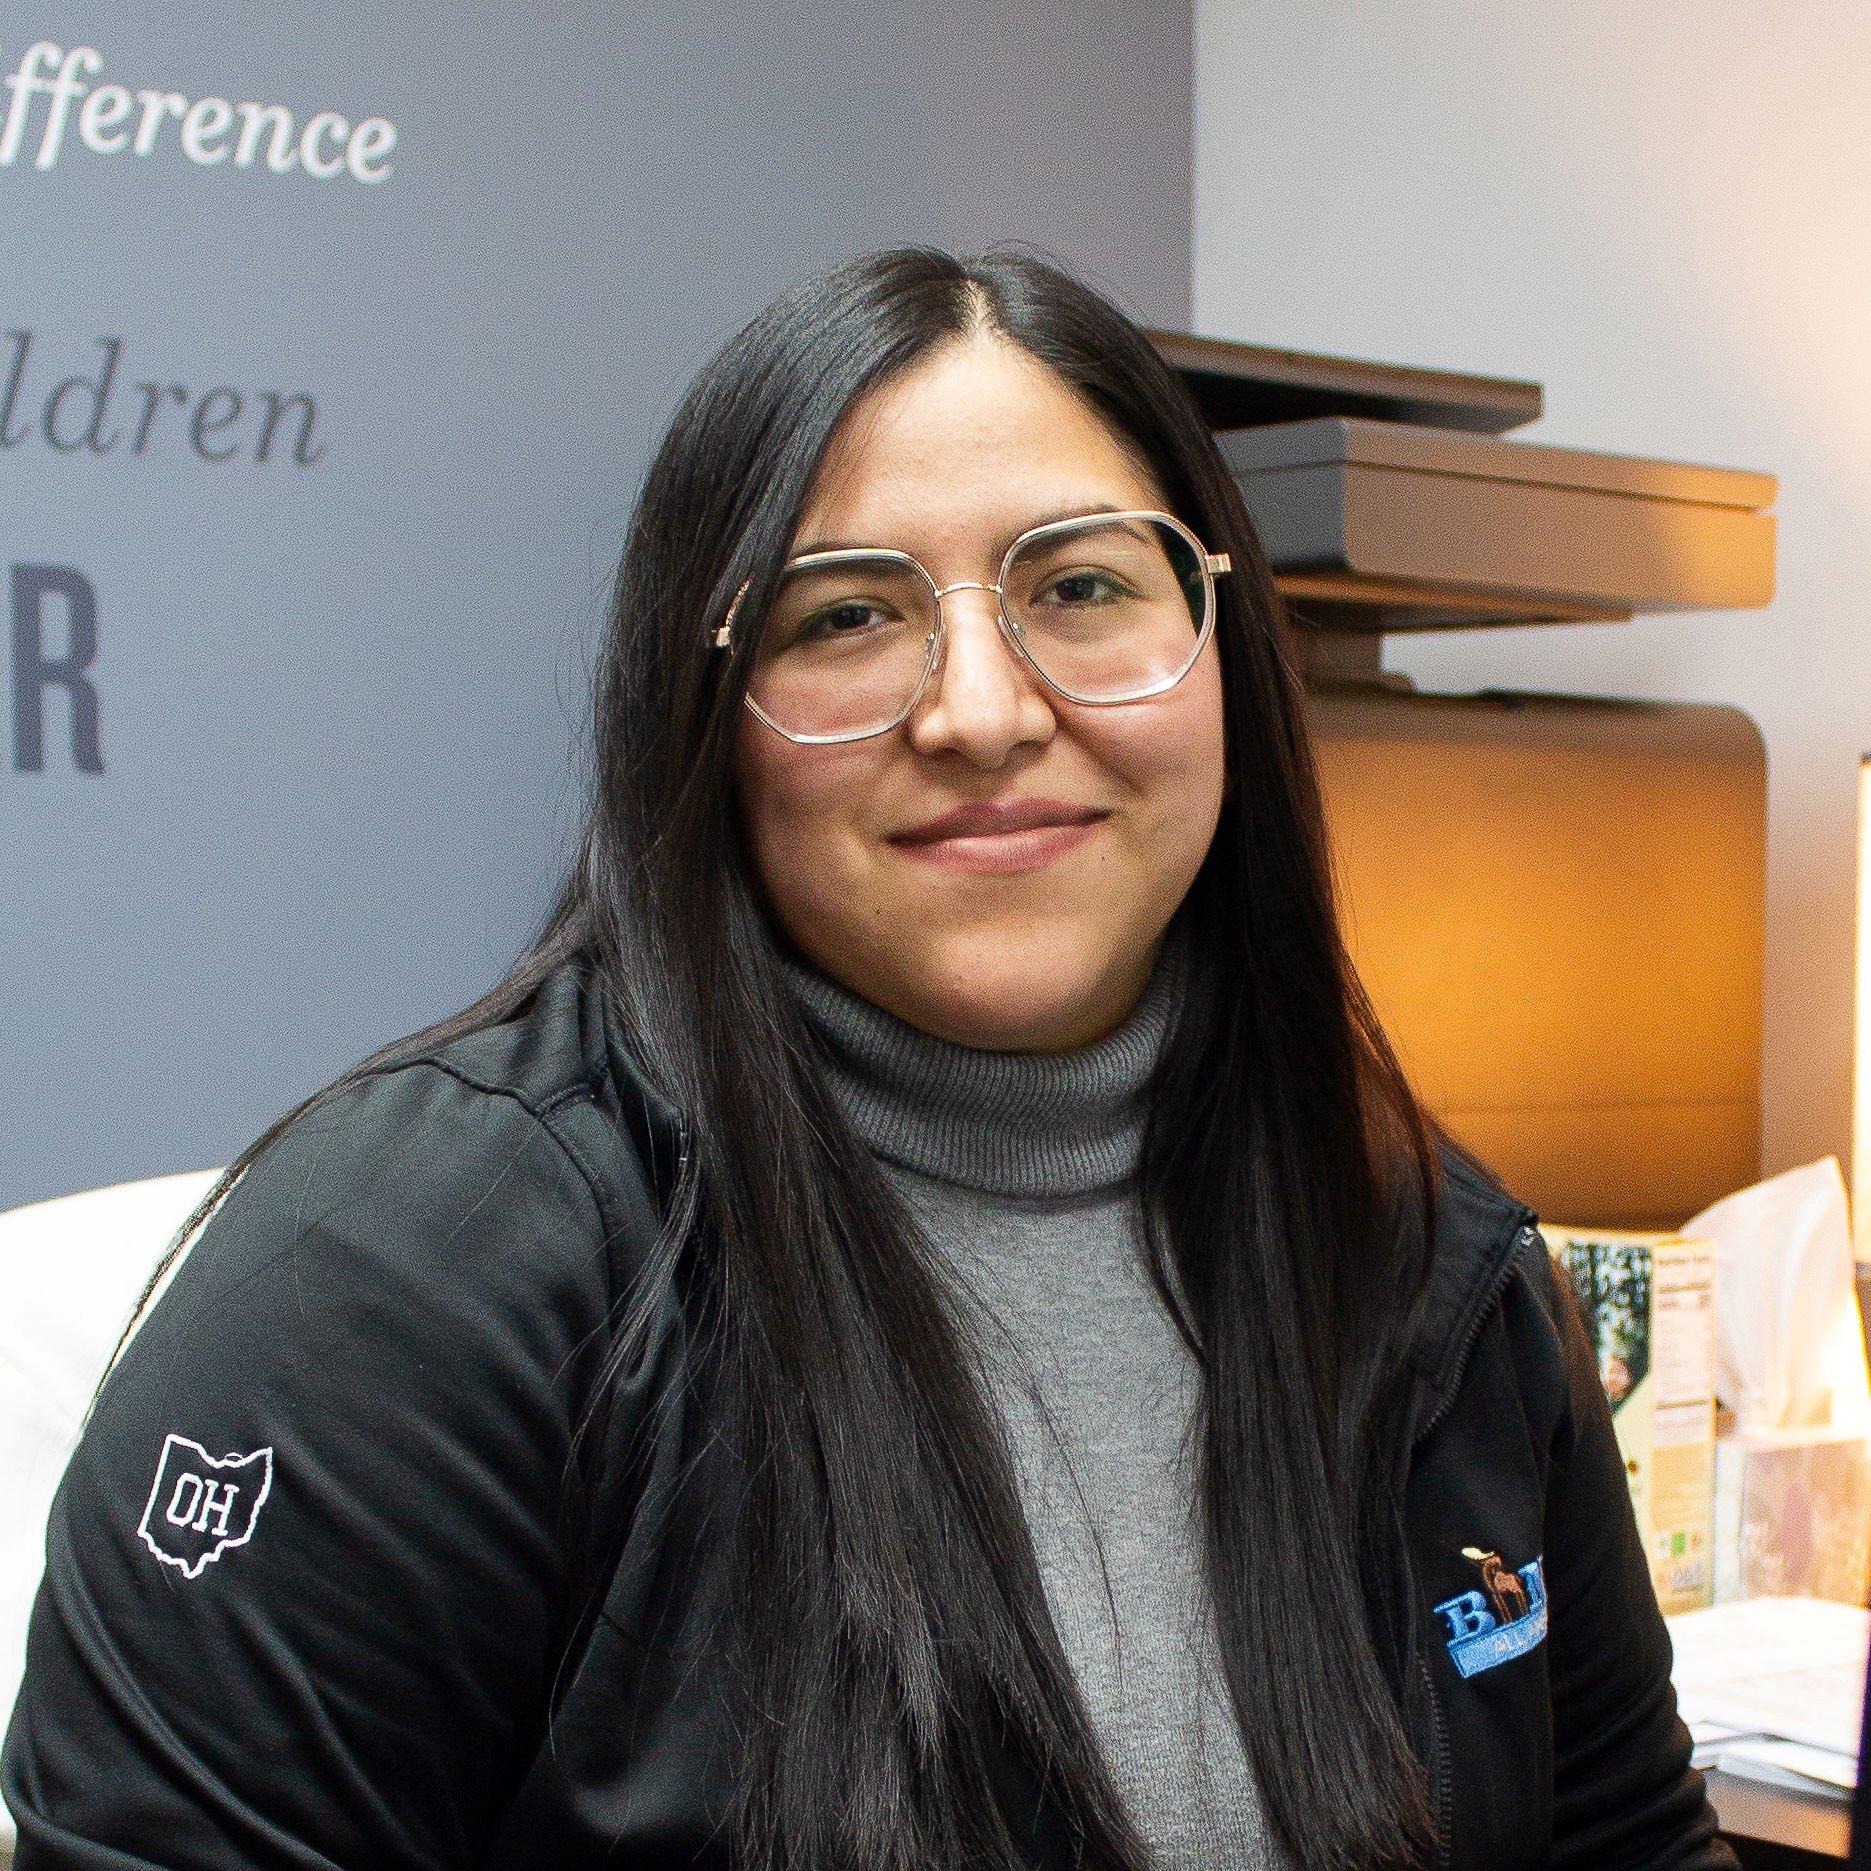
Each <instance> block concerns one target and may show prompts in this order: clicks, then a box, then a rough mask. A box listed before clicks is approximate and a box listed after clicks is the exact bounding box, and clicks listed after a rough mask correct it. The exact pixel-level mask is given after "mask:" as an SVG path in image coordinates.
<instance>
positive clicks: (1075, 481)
mask: <svg viewBox="0 0 1871 1871" xmlns="http://www.w3.org/2000/svg"><path fill="white" fill-rule="evenodd" d="M1100 506H1104V507H1115V508H1150V509H1154V510H1156V511H1162V512H1167V511H1169V510H1170V509H1169V503H1168V500H1167V498H1166V496H1165V494H1164V492H1163V489H1162V488H1161V487H1160V486H1159V485H1158V484H1157V482H1156V479H1155V477H1154V476H1153V475H1152V474H1151V473H1150V472H1149V470H1148V469H1147V468H1146V467H1144V466H1143V465H1141V463H1140V462H1139V461H1138V460H1136V459H1134V458H1133V456H1132V455H1131V454H1130V453H1129V452H1127V449H1126V447H1125V446H1123V445H1121V444H1120V443H1119V441H1118V440H1117V438H1116V436H1115V435H1114V434H1113V433H1112V431H1111V430H1110V429H1109V428H1107V427H1106V426H1105V424H1104V422H1103V420H1102V419H1101V418H1100V416H1099V415H1098V413H1097V412H1096V410H1095V408H1094V406H1093V405H1092V404H1091V403H1090V402H1089V401H1088V400H1087V399H1085V398H1084V397H1083V396H1082V395H1081V394H1080V393H1079V392H1078V391H1076V390H1074V389H1073V388H1072V387H1071V386H1070V385H1069V384H1067V383H1066V382H1065V381H1064V380H1063V379H1062V378H1060V377H1058V376H1057V375H1056V374H1054V373H1053V372H1052V371H1051V370H1050V369H1048V368H1047V367H1046V366H1045V365H1043V364H1041V363H1040V362H1039V361H1038V360H1037V359H1035V358H1034V357H1032V356H1031V354H1030V353H1028V352H1026V351H1024V350H1022V349H1020V348H1019V347H1018V346H1015V345H1012V344H1010V343H1008V342H1007V341H1005V340H1003V339H998V338H992V337H983V338H976V339H970V340H967V341H965V342H961V343H956V344H953V345H950V346H948V347H945V348H944V349H942V350H941V351H939V352H938V353H936V354H934V355H932V356H931V357H928V358H926V359H925V360H923V362H922V363H921V364H920V365H918V366H917V367H916V368H914V369H913V370H912V371H911V372H909V373H907V374H906V375H905V376H903V377H901V378H899V379H897V380H896V381H894V382H893V383H890V384H888V385H885V386H884V387H882V388H880V389H878V390H875V391H873V392H872V393H871V394H870V395H869V396H868V397H866V398H865V399H864V400H862V401H861V402H859V403H858V404H857V405H856V406H854V408H853V409H852V410H851V412H850V413H849V415H848V417H847V419H846V421H845V423H844V424H843V426H842V427H841V428H840V430H839V432H838V434H837V435H836V436H835V437H834V439H833V444H832V447H831V449H830V450H829V451H828V453H827V456H826V459H825V462H824V465H823V467H822V470H821V472H820V475H819V477H818V481H817V484H816V486H815V488H814V491H813V493H812V495H811V497H810V499H809V500H808V502H807V506H806V510H805V513H804V515H803V517H802V519H801V523H800V528H799V531H798V533H797V535H796V536H795V538H794V540H793V543H792V547H791V552H792V553H799V552H804V551H809V550H811V549H813V547H814V546H816V545H821V544H824V543H826V542H836V543H839V544H844V545H865V546H890V547H896V548H898V549H899V550H901V551H905V552H909V553H913V554H914V555H915V557H917V558H918V559H920V560H921V561H922V563H923V564H924V566H926V567H927V568H928V570H929V573H930V575H931V576H932V577H933V578H934V579H935V581H936V583H937V584H938V585H944V586H946V585H948V584H951V583H953V582H955V581H956V580H958V579H974V580H979V581H980V582H981V583H983V584H989V583H992V582H993V580H994V579H995V578H996V577H997V576H998V574H999V571H1000V563H1001V558H1002V555H1003V554H1004V553H1005V552H1006V550H1007V547H1008V546H1009V545H1010V544H1011V543H1012V541H1013V539H1014V537H1015V536H1016V535H1017V534H1019V533H1022V532H1024V531H1026V529H1027V528H1028V527H1031V526H1036V525H1039V524H1041V523H1042V522H1044V521H1047V520H1052V519H1058V518H1062V517H1064V516H1066V515H1069V514H1076V513H1082V512H1086V511H1088V510H1090V509H1092V508H1094V507H1100ZM942 603H943V609H944V612H945V614H946V618H947V625H948V643H947V650H946V654H945V656H944V660H943V664H942V666H941V667H940V668H939V669H938V670H936V671H935V673H934V674H933V675H932V676H931V677H930V679H929V683H928V685H927V687H926V688H925V689H924V690H923V693H922V696H921V698H920V699H919V701H918V702H917V705H916V708H915V710H914V712H913V713H912V714H911V715H910V716H909V718H908V719H907V720H906V721H904V722H903V723H902V724H901V725H900V726H898V727H895V728H892V729H890V730H889V732H888V733H885V734H880V735H876V736H873V737H872V738H871V739H869V740H862V741H851V742H846V743H844V744H842V745H836V744H834V745H829V746H827V745H818V746H812V745H801V744H799V743H797V742H794V741H789V740H787V739H786V738H785V737H784V736H783V735H781V734H778V733H776V732H775V731H774V730H773V729H771V728H769V727H768V726H767V725H766V724H765V723H764V722H763V721H761V720H760V718H759V717H758V716H757V715H755V714H754V713H753V711H752V710H751V709H744V710H743V711H742V726H741V730H740V740H739V744H738V748H737V752H736V762H735V767H736V783H737V787H738V792H739V802H740V810H741V816H742V823H743V826H744V828H745V832H746V836H747V841H748V847H749V851H750V855H751V857H752V861H753V863H754V866H755V869H756V871H757V873H758V876H759V879H760V882H761V885H762V886H763V888H764V890H765V892H766V895H767V898H768V901H769V902H770V904H771V906H772V909H773V911H774V913H775V915H776V916H777V918H778V920H779V922H780V924H781V926H782V927H783V928H784V929H785V931H786V933H787V934H788V935H789V936H790V937H791V939H792V941H793V943H794V944H795V945H796V946H797V947H798V948H799V949H800V950H801V951H802V952H803V953H804V954H805V955H806V957H807V958H808V959H809V960H811V961H812V962H813V963H814V964H815V965H816V966H818V967H819V968H820V969H822V970H823V971H824V972H825V973H827V974H829V975H832V976H834V977H835V978H836V979H838V980H840V981H842V982H844V983H845V984H846V985H847V986H848V987H851V988H853V989H855V990H856V991H857V992H858V993H859V994H862V995H863V996H865V998H866V999H868V1000H871V1001H873V1002H875V1003H876V1004H877V1005H879V1006H881V1007H884V1008H886V1009H888V1011H890V1012H891V1013H894V1014H895V1015H897V1016H898V1018H900V1019H903V1020H906V1021H908V1022H909V1023H910V1024H911V1025H913V1026H917V1027H921V1028H923V1029H924V1030H925V1031H927V1032H930V1033H934V1034H938V1035H940V1036H941V1037H943V1038H945V1039H951V1040H956V1041H959V1042H960V1043H962V1044H963V1045H968V1046H981V1047H991V1048H995V1049H998V1050H1054V1049H1058V1048H1063V1047H1070V1046H1080V1045H1085V1044H1088V1043H1089V1042H1090V1041H1092V1040H1094V1039H1096V1038H1098V1037H1100V1036H1101V1035H1103V1034H1104V1033H1106V1032H1108V1031H1109V1030H1110V1029H1111V1028H1112V1027H1113V1026H1115V1025H1116V1024H1117V1023H1118V1021H1120V1020H1121V1019H1122V1018H1123V1017H1124V1015H1125V1014H1126V1013H1127V1012H1128V1011H1129V1010H1130V1007H1131V1005H1132V1004H1133V1002H1134V1001H1135V1000H1136V998H1137V995H1138V994H1139V993H1140V992H1141V990H1142V988H1143V985H1144V983H1145V981H1146V980H1147V978H1148V976H1149V973H1150V969H1151V966H1152V964H1153V963H1154V961H1155V958H1156V953H1157V949H1158V946H1159V944H1160V940H1161V937H1162V933H1163V929H1164V927H1165V925H1166V924H1167V923H1168V921H1169V919H1170V917H1171V915H1172V914H1173V913H1174V912H1175V909H1176V906H1177V905H1178V904H1179V903H1180V902H1181V901H1182V899H1183V896H1184V893H1185V892H1186V891H1187V890H1188V888H1189V885H1190V882H1191V881H1192V880H1193V878H1194V876H1195V873H1196V871H1197V869H1198V868H1199V867H1200V865H1201V863H1202V859H1203V857H1204V855H1205V854H1206V853H1207V850H1208V846H1209V841H1210V839H1211V838H1212V836H1213V834H1214V830H1215V822H1216V819H1217V817H1218V815H1219V813H1220V809H1221V796H1222V776H1223V760H1222V701H1221V678H1220V670H1219V664H1218V661H1217V655H1218V652H1217V648H1216V643H1215V639H1214V637H1213V636H1211V637H1210V639H1209V641H1208V643H1207V645H1206V646H1205V647H1204V648H1203V651H1202V653H1201V655H1200V657H1199V658H1198V659H1197V660H1196V663H1195V665H1194V667H1193V668H1192V669H1191V670H1190V671H1189V673H1188V674H1187V675H1186V676H1184V677H1183V679H1182V681H1181V682H1179V683H1178V684H1177V685H1176V686H1175V687H1174V688H1173V689H1170V690H1169V691H1168V692H1167V693H1165V694H1162V695H1157V696H1152V697H1150V698H1149V699H1148V700H1145V701H1140V702H1126V703H1123V704H1120V705H1117V706H1110V707H1086V706H1082V705H1079V704H1076V703H1073V702H1068V701H1066V700H1064V699H1063V698H1062V697H1061V696H1059V695H1057V694H1055V693H1054V692H1053V691H1052V690H1050V689H1048V688H1047V687H1046V686H1045V685H1044V684H1043V683H1042V682H1041V681H1040V680H1039V678H1038V677H1037V676H1036V675H1034V674H1033V673H1032V672H1031V670H1029V669H1028V668H1027V667H1026V666H1025V664H1023V663H1022V662H1021V661H1020V660H1019V658H1018V657H1017V656H1016V655H1015V654H1014V652H1013V651H1012V650H1011V649H1010V648H1009V647H1008V645H1007V643H1006V642H1005V640H1004V639H1003V638H1002V636H1001V634H1000V630H999V627H998V625H997V622H996V609H995V607H996V599H995V597H994V594H993V593H992V592H989V591H957V592H953V593H951V594H950V595H949V596H947V597H945V598H944V599H943V600H942ZM1013 800H1022V801H1030V800H1043V801H1047V802H1049V803H1050V804H1051V805H1053V806H1056V807H1057V808H1058V811H1057V814H1056V816H1057V817H1059V818H1060V819H1063V820H1077V821H1086V820H1087V819H1089V822H1088V823H1081V825H1080V827H1079V829H1077V830H1072V831H1061V830H1059V829H1057V828H1054V829H1052V830H1045V829H1041V830H1038V831H1024V832H999V833H993V834H986V835H983V834H977V835H974V836H969V837H955V838H946V839H936V840H934V841H933V842H930V841H919V840H918V839H917V838H916V837H915V834H917V832H918V829H919V828H921V827H924V826H926V825H927V824H928V822H929V821H931V820H933V819H936V818H938V817H940V816H941V815H942V814H944V813H948V812H950V811H952V810H954V809H955V808H956V807H958V806H964V805H969V804H974V803H979V802H983V801H986V802H992V803H994V804H997V805H998V804H1004V803H1006V802H1008V801H1013Z"/></svg>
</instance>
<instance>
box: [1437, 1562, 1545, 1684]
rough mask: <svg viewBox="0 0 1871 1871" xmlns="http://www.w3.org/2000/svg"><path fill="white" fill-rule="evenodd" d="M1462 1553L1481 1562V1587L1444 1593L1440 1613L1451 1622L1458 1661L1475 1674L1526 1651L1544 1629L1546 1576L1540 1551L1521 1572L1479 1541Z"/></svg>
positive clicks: (1452, 1650)
mask: <svg viewBox="0 0 1871 1871" xmlns="http://www.w3.org/2000/svg"><path fill="white" fill-rule="evenodd" d="M1462 1557H1463V1558H1464V1559H1472V1560H1473V1561H1474V1562H1475V1564H1476V1565H1478V1566H1479V1567H1480V1568H1481V1590H1480V1591H1478V1592H1463V1593H1462V1594H1461V1595H1460V1596H1459V1597H1455V1598H1445V1599H1444V1600H1443V1601H1442V1603H1441V1604H1439V1605H1438V1606H1437V1607H1436V1615H1437V1617H1439V1618H1441V1619H1443V1620H1444V1621H1445V1622H1446V1623H1447V1624H1448V1627H1449V1655H1450V1656H1452V1657H1453V1658H1454V1659H1455V1667H1456V1668H1457V1669H1458V1670H1460V1671H1461V1672H1462V1674H1463V1675H1464V1676H1474V1675H1476V1674H1478V1673H1479V1672H1480V1671H1482V1670H1491V1669H1493V1668H1494V1666H1495V1665H1496V1664H1497V1663H1506V1662H1508V1661H1510V1660H1511V1659H1512V1658H1514V1657H1519V1656H1525V1655H1526V1653H1527V1652H1528V1651H1529V1650H1531V1649H1532V1648H1533V1647H1534V1645H1536V1644H1537V1643H1538V1642H1539V1641H1540V1639H1541V1638H1543V1637H1544V1636H1545V1635H1546V1576H1545V1574H1544V1573H1543V1572H1542V1571H1541V1570H1540V1561H1539V1559H1538V1558H1537V1557H1535V1558H1533V1559H1530V1560H1528V1561H1527V1563H1526V1564H1525V1565H1524V1566H1522V1567H1521V1568H1520V1570H1519V1571H1518V1572H1510V1571H1508V1569H1507V1568H1506V1567H1505V1566H1504V1565H1502V1564H1501V1556H1500V1554H1499V1553H1484V1552H1483V1551H1482V1550H1481V1548H1480V1547H1478V1546H1464V1547H1463V1548H1462Z"/></svg>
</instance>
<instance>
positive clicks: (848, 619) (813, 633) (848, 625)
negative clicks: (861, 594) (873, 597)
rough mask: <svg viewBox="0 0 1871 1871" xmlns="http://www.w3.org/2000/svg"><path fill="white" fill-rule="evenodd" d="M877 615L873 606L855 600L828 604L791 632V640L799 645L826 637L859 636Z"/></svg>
mask: <svg viewBox="0 0 1871 1871" xmlns="http://www.w3.org/2000/svg"><path fill="white" fill-rule="evenodd" d="M878 615H879V613H878V610H877V607H876V606H875V605H874V604H863V603H860V602H859V601H858V600H857V599H855V598H852V599H848V600H847V601H846V602H845V603H843V604H828V605H826V606H825V608H824V609H823V610H819V611H814V612H813V613H812V615H811V616H810V617H808V618H806V619H805V620H804V621H803V622H802V623H801V624H800V625H799V627H798V629H797V630H795V631H794V632H793V639H794V641H795V642H799V643H811V642H814V641H822V640H824V639H825V638H827V637H854V636H857V635H859V634H861V633H862V631H863V630H864V628H865V626H866V625H867V624H868V623H870V622H871V621H872V620H874V619H875V618H877V616H878Z"/></svg>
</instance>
